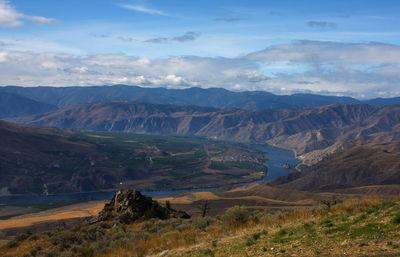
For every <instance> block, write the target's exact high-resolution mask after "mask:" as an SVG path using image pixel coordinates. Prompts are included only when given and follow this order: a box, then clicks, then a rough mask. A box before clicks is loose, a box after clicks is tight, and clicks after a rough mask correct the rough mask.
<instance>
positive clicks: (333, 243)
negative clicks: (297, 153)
mask: <svg viewBox="0 0 400 257" xmlns="http://www.w3.org/2000/svg"><path fill="white" fill-rule="evenodd" d="M399 224H400V204H399V202H398V201H381V200H376V199H375V200H346V201H343V202H341V201H332V202H329V204H328V202H325V204H321V205H315V206H312V207H308V208H304V207H301V208H291V209H282V210H279V211H273V210H267V211H262V212H253V213H250V212H249V211H248V210H247V209H246V208H245V207H238V206H236V207H234V208H231V209H229V210H227V212H226V213H225V214H224V215H222V216H220V217H217V218H213V217H206V218H202V217H195V218H191V219H169V220H159V219H150V220H146V221H137V222H135V223H133V224H126V223H121V220H117V219H116V220H109V221H102V222H97V223H94V224H81V225H78V226H76V227H74V228H72V229H58V230H53V231H49V232H46V233H39V234H33V235H32V234H30V233H26V234H21V235H19V236H17V237H16V238H15V239H13V240H11V241H9V242H7V243H5V244H4V245H2V246H0V254H1V255H2V256H6V255H7V256H27V254H30V255H34V256H42V255H45V256H199V257H200V256H399V254H400V234H399V232H400V231H399Z"/></svg>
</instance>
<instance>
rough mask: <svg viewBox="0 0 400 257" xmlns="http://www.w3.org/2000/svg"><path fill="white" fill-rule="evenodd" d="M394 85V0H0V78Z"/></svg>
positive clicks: (334, 87) (347, 91)
mask: <svg viewBox="0 0 400 257" xmlns="http://www.w3.org/2000/svg"><path fill="white" fill-rule="evenodd" d="M113 84H126V85H138V86H142V87H166V88H188V87H194V86H195V87H202V88H210V87H222V88H226V89H228V90H233V91H245V90H261V91H269V92H272V93H275V94H293V93H317V94H324V95H344V96H352V97H355V98H360V99H367V98H375V97H394V96H400V1H398V0H345V1H343V0H335V1H321V0H280V1H271V0H264V1H254V0H230V1H226V0H221V1H217V0H214V1H209V0H204V1H202V0H199V1H187V0H186V1H184V0H120V1H119V0H118V1H111V0H96V1H94V0H85V1H81V0H80V1H77V0H68V1H66V0H57V1H54V0H51V1H50V0H35V1H32V0H0V85H2V86H6V85H16V86H39V85H40V86H60V87H61V86H91V85H113Z"/></svg>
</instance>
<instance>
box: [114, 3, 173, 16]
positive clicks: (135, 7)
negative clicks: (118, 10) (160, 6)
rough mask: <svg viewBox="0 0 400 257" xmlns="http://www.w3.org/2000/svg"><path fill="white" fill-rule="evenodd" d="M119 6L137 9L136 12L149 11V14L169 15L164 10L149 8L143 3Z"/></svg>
mask: <svg viewBox="0 0 400 257" xmlns="http://www.w3.org/2000/svg"><path fill="white" fill-rule="evenodd" d="M119 6H120V7H122V8H125V9H128V10H132V11H136V12H142V13H147V14H152V15H162V16H167V14H166V13H165V12H163V11H160V10H156V9H151V8H147V7H144V6H141V5H133V4H120V5H119Z"/></svg>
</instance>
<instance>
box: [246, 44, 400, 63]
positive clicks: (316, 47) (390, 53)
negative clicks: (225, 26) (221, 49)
mask: <svg viewBox="0 0 400 257" xmlns="http://www.w3.org/2000/svg"><path fill="white" fill-rule="evenodd" d="M248 58H250V59H253V60H258V61H273V62H276V61H292V62H307V63H330V64H346V65H351V64H364V65H365V64H376V63H391V62H399V60H400V46H397V45H389V44H381V43H368V44H359V43H358V44H351V43H337V42H324V41H299V42H296V43H293V44H282V45H275V46H271V47H268V48H266V49H265V50H262V51H259V52H255V53H252V54H249V55H248Z"/></svg>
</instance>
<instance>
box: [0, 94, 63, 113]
mask: <svg viewBox="0 0 400 257" xmlns="http://www.w3.org/2000/svg"><path fill="white" fill-rule="evenodd" d="M57 109H58V108H57V106H55V105H51V104H47V103H43V102H38V101H35V100H32V99H30V98H28V97H24V96H20V95H17V94H13V93H6V92H1V91H0V119H2V118H11V117H18V116H27V115H32V114H36V113H44V112H50V111H55V110H57Z"/></svg>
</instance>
